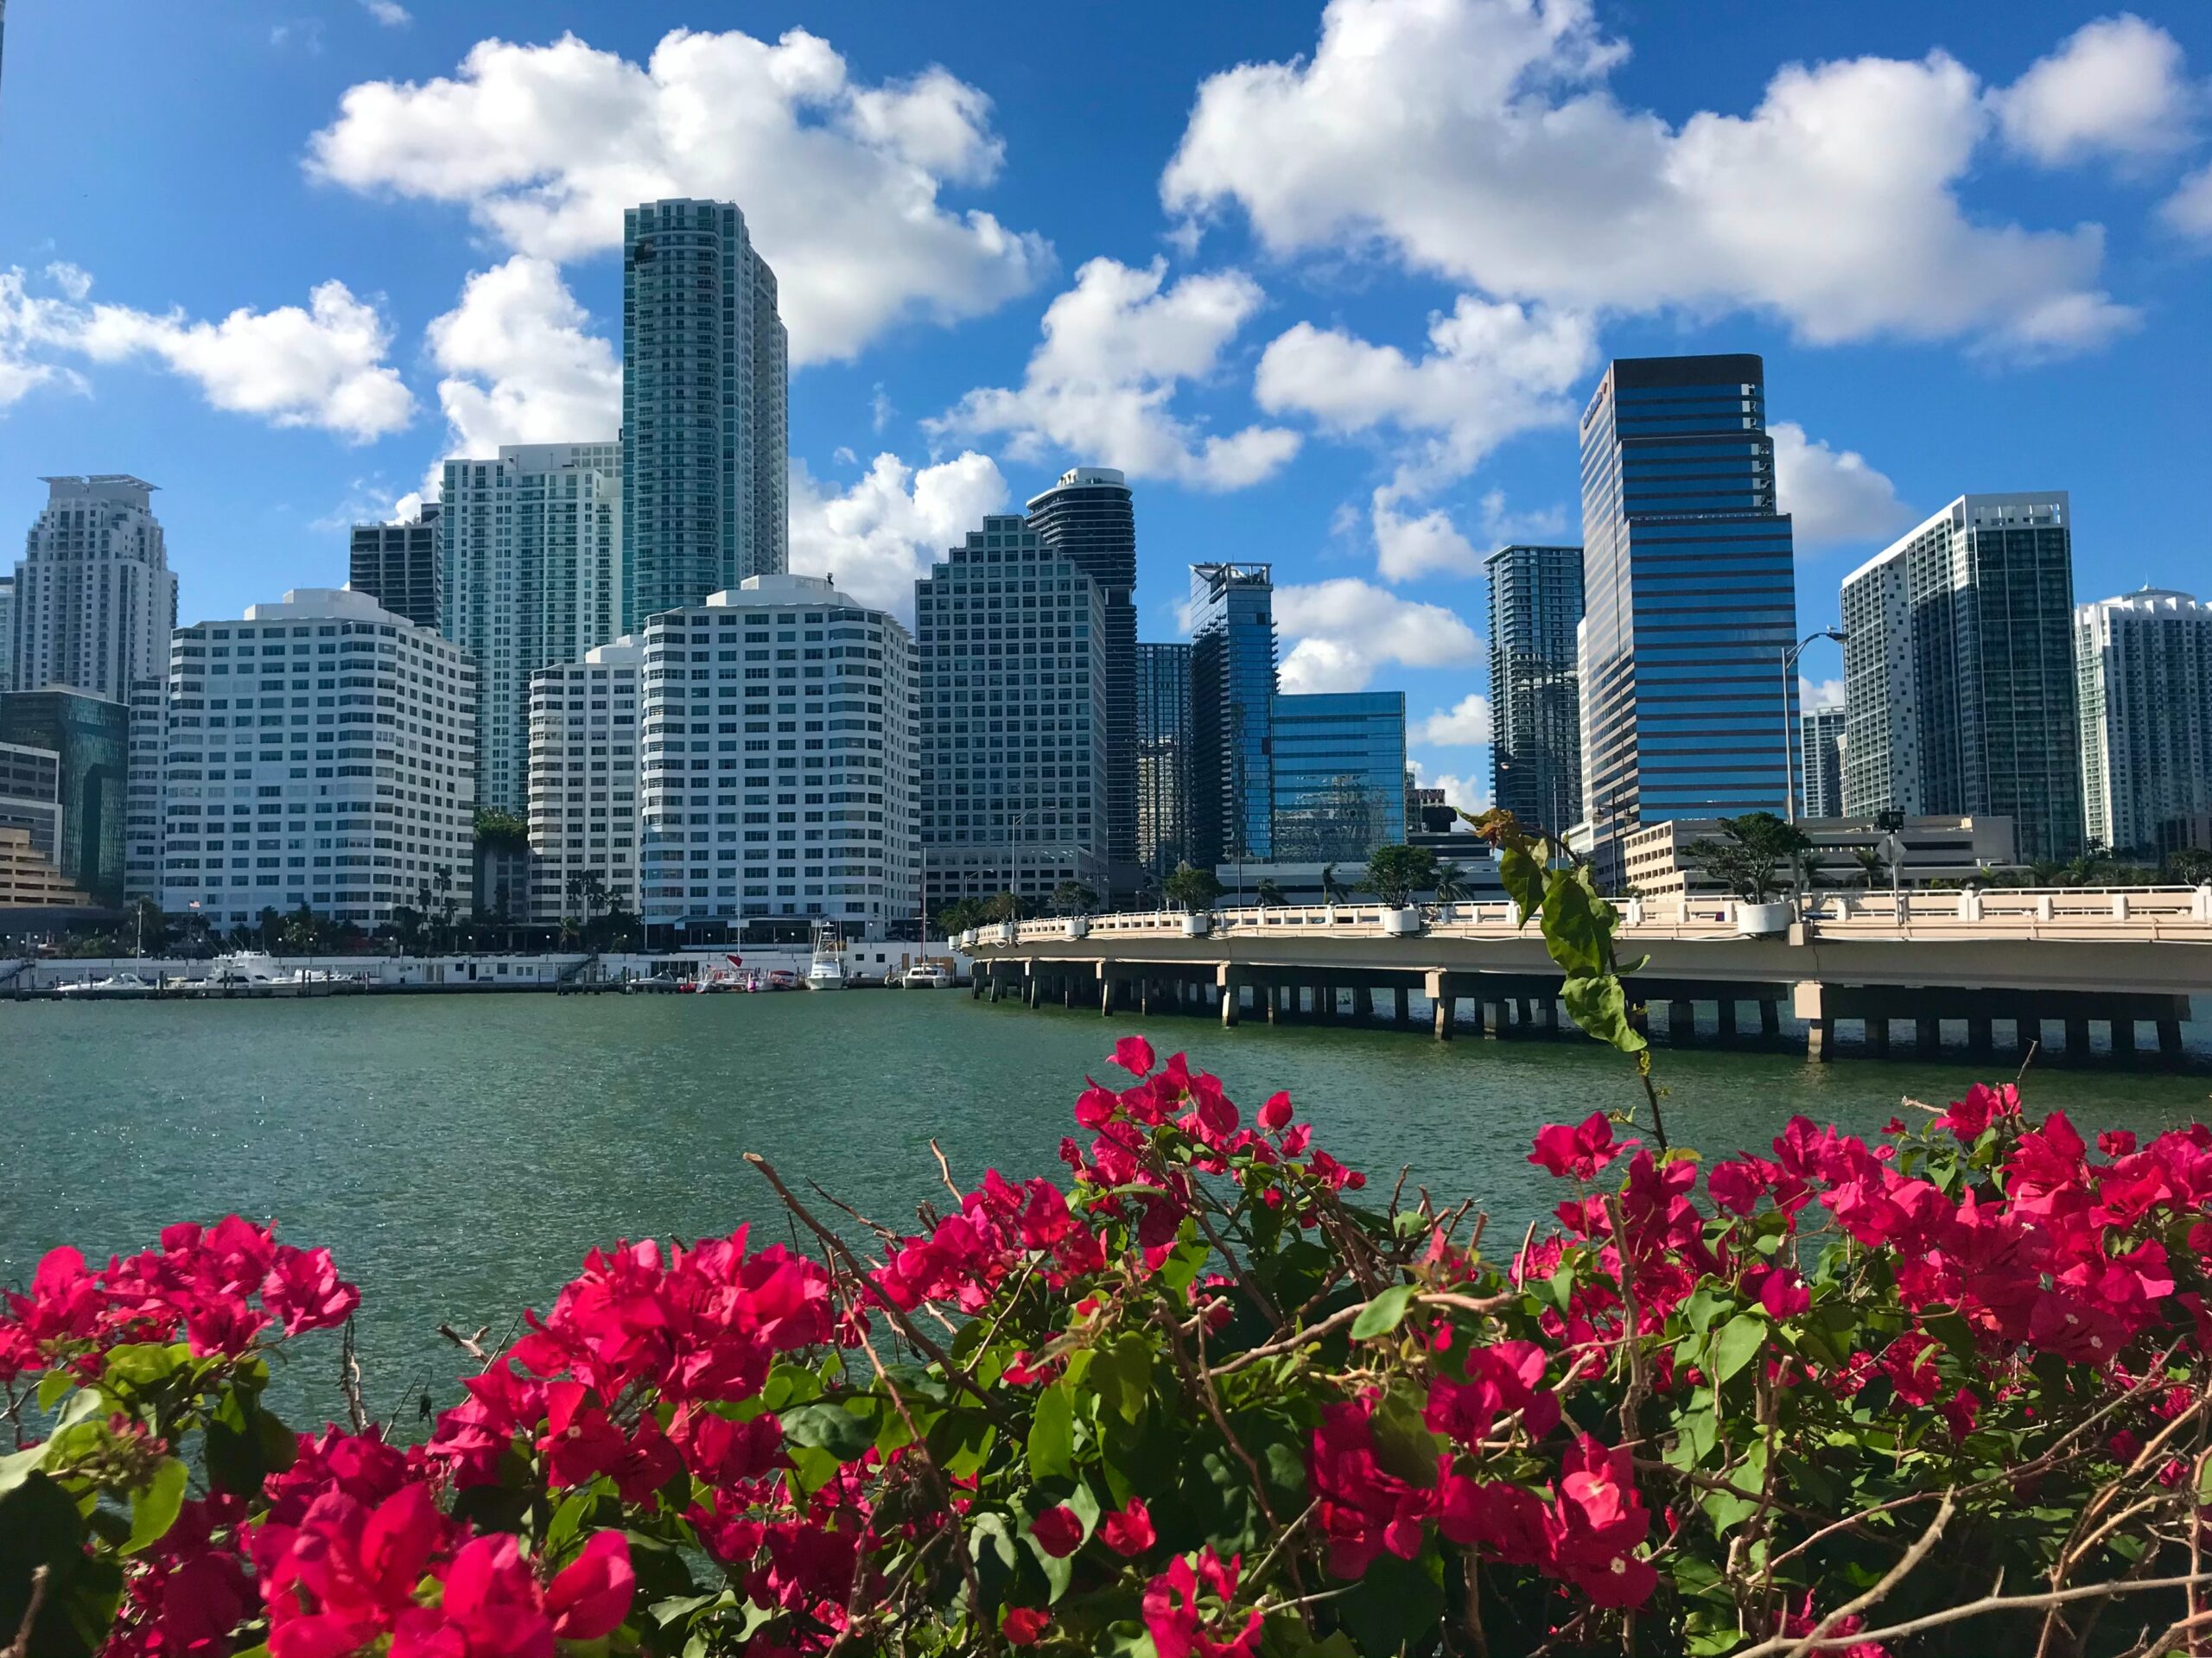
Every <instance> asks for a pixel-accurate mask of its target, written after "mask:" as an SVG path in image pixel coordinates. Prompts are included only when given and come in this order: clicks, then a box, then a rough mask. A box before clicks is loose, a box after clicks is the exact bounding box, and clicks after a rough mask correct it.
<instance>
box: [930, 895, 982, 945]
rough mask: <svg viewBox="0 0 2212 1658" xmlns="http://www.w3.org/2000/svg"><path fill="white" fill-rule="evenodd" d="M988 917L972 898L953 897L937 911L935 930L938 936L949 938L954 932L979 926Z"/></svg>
mask: <svg viewBox="0 0 2212 1658" xmlns="http://www.w3.org/2000/svg"><path fill="white" fill-rule="evenodd" d="M989 919H990V918H989V917H988V916H987V915H985V914H984V913H983V906H982V904H981V903H980V902H979V901H977V900H976V899H972V898H962V899H954V900H953V901H952V902H951V903H950V904H948V905H945V906H944V908H943V909H942V910H939V911H938V912H937V931H938V937H940V938H950V937H952V936H953V934H955V933H960V932H966V931H969V929H970V928H972V927H980V926H982V925H983V924H984V923H985V922H987V921H988V920H989Z"/></svg>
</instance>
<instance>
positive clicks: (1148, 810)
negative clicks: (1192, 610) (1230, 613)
mask: <svg viewBox="0 0 2212 1658" xmlns="http://www.w3.org/2000/svg"><path fill="white" fill-rule="evenodd" d="M1135 773H1136V825H1137V840H1136V855H1137V862H1138V863H1139V864H1141V866H1142V867H1143V868H1144V871H1145V873H1146V874H1147V875H1148V876H1149V877H1151V879H1152V880H1154V881H1160V880H1166V878H1167V877H1168V876H1169V875H1171V874H1173V873H1174V872H1175V866H1176V865H1178V864H1179V863H1181V862H1182V861H1184V859H1185V858H1186V857H1188V856H1189V855H1190V849H1191V847H1190V840H1191V647H1190V646H1189V645H1183V644H1164V645H1138V646H1137V648H1136V765H1135Z"/></svg>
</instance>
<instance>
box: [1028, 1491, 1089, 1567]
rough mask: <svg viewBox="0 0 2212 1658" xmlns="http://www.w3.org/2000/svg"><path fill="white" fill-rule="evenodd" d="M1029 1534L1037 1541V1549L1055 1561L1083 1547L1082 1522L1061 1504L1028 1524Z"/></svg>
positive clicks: (1065, 1505) (1073, 1512) (1063, 1558)
mask: <svg viewBox="0 0 2212 1658" xmlns="http://www.w3.org/2000/svg"><path fill="white" fill-rule="evenodd" d="M1029 1534H1030V1535H1031V1536H1032V1537H1033V1538H1035V1539H1036V1540H1037V1547H1039V1548H1041V1549H1043V1550H1044V1551H1045V1553H1047V1554H1049V1555H1051V1556H1052V1558H1053V1559H1054V1560H1065V1559H1067V1557H1068V1556H1069V1555H1071V1554H1072V1553H1075V1552H1076V1550H1077V1549H1079V1548H1081V1547H1083V1521H1080V1520H1078V1519H1077V1518H1076V1512H1075V1510H1074V1509H1071V1508H1069V1507H1068V1506H1067V1504H1065V1502H1063V1503H1062V1504H1060V1505H1059V1507H1058V1508H1056V1509H1046V1510H1045V1512H1044V1513H1042V1514H1040V1515H1038V1516H1037V1518H1036V1519H1035V1520H1033V1521H1031V1522H1030V1526H1029Z"/></svg>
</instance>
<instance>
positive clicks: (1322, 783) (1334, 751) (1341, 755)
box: [1272, 691, 1406, 863]
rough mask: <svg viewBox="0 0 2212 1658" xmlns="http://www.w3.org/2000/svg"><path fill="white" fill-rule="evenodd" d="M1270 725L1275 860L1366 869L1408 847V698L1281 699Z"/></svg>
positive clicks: (1389, 694) (1360, 694)
mask: <svg viewBox="0 0 2212 1658" xmlns="http://www.w3.org/2000/svg"><path fill="white" fill-rule="evenodd" d="M1272 724H1273V729H1274V797H1275V802H1274V810H1275V817H1274V851H1273V854H1272V856H1273V857H1274V860H1275V861H1279V862H1282V863H1363V862H1365V861H1366V860H1367V854H1369V853H1370V852H1372V851H1374V850H1375V848H1377V847H1383V846H1397V845H1401V844H1402V843H1403V842H1404V841H1405V838H1406V698H1405V693H1404V692H1402V691H1350V692H1335V693H1325V694H1324V693H1317V694H1314V695H1311V696H1278V697H1276V698H1275V700H1274V713H1273V716H1272Z"/></svg>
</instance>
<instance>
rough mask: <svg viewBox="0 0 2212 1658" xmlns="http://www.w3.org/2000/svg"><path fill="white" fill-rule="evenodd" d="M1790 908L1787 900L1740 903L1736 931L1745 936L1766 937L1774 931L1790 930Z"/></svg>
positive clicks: (1737, 911)
mask: <svg viewBox="0 0 2212 1658" xmlns="http://www.w3.org/2000/svg"><path fill="white" fill-rule="evenodd" d="M1790 908H1791V906H1790V905H1789V903H1788V902H1786V901H1784V902H1782V903H1778V904H1738V905H1737V906H1736V931H1737V932H1738V934H1740V935H1741V936H1742V937H1745V938H1764V937H1769V936H1770V935H1771V934H1774V933H1778V932H1788V931H1789V919H1790Z"/></svg>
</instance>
